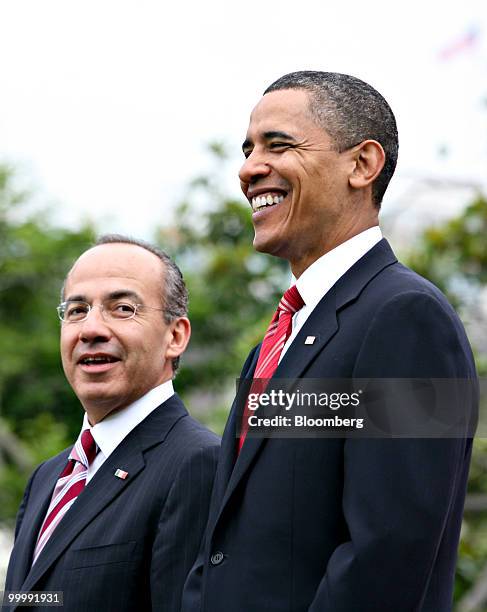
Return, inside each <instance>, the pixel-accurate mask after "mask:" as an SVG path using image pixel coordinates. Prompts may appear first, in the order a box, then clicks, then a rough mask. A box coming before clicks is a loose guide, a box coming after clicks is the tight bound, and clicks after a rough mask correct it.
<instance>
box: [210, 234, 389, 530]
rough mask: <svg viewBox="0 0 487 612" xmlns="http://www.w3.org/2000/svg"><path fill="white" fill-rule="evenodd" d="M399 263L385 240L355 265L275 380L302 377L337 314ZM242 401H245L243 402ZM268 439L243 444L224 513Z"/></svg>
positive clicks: (318, 311)
mask: <svg viewBox="0 0 487 612" xmlns="http://www.w3.org/2000/svg"><path fill="white" fill-rule="evenodd" d="M396 262H397V259H396V257H395V255H394V253H393V251H392V249H391V248H390V246H389V244H388V242H387V241H386V240H385V239H382V240H381V241H380V242H379V243H378V244H376V245H375V246H374V247H373V248H372V249H371V250H370V251H369V252H368V253H366V254H365V255H364V256H363V257H362V258H361V259H360V260H359V261H358V262H357V263H356V264H355V265H353V266H352V267H351V268H350V270H348V271H347V272H346V273H345V274H344V275H343V276H342V277H341V278H340V279H339V280H338V281H337V283H336V284H335V285H334V286H333V287H332V289H330V291H328V293H327V294H326V295H325V296H324V297H323V298H322V300H321V301H320V302H319V303H318V305H317V306H316V308H315V309H314V310H313V312H312V313H311V314H310V316H309V317H308V319H307V320H306V322H305V324H304V325H303V327H302V328H301V330H300V331H299V333H298V334H297V336H296V338H295V339H294V341H293V343H292V344H291V346H290V347H289V349H288V350H287V352H286V354H285V355H284V357H283V358H282V361H281V362H280V364H279V366H278V368H277V370H276V372H275V373H274V376H273V379H275V378H285V379H296V378H299V377H300V376H302V375H303V373H304V372H305V371H306V369H307V368H308V367H309V365H310V364H311V362H312V361H313V360H314V359H315V357H316V356H317V355H319V353H321V351H323V349H324V348H325V347H326V345H327V344H328V342H329V341H330V340H331V338H333V336H334V335H335V334H336V333H337V331H338V321H337V312H338V311H339V310H340V309H341V308H344V307H345V306H346V305H347V304H348V303H350V302H351V301H353V300H355V299H356V298H357V297H358V295H359V294H360V292H361V291H362V290H363V289H364V287H365V286H366V285H367V283H369V282H370V281H371V280H372V278H374V276H376V275H377V274H379V272H381V271H382V270H383V269H384V268H385V267H387V266H389V265H391V264H393V263H396ZM307 336H315V342H314V343H313V344H309V345H308V344H305V339H306V337H307ZM257 357H258V355H257V354H256V355H255V358H254V362H253V368H252V370H251V371H250V372H249V376H252V374H253V371H254V369H255V365H256V363H257ZM241 401H242V399H240V402H241ZM237 406H238V404H237V400H235V402H234V405H233V407H232V412H231V415H230V419H229V423H232V425H231V427H232V429H231V430H230V431H229V432H228V435H226V434H224V437H223V442H222V458H223V460H224V461H225V462H226V464H228V463H229V457H231V458H232V463H233V457H234V456H235V455H234V453H233V454H232V453H229V454H228V456H227V453H226V452H225V451H228V448H227V446H228V443H229V441H231V442H233V443H234V446H235V431H236V429H235V427H236V418H237V416H236V415H237V413H240V414H242V411H241V410H240V411H239V410H237ZM226 433H227V432H226ZM266 440H267V439H266V438H252V437H249V438H247V439H246V440H245V444H244V445H243V448H242V451H241V452H240V455H239V457H238V460H237V461H236V463H235V466H234V469H233V472H231V475H230V478H229V480H228V486H227V487H226V490H225V492H224V494H223V495H222V496H221V497H219V499H222V498H223V499H222V504H221V506H220V510H221V509H223V507H224V506H225V504H226V503H227V501H228V499H229V498H230V496H231V495H232V493H233V491H234V490H235V488H236V486H237V485H238V483H239V482H240V480H241V479H242V477H243V476H244V474H245V472H246V471H247V470H248V468H249V467H250V465H251V464H252V462H253V461H254V459H255V457H256V455H257V453H258V452H259V450H260V449H261V447H262V446H263V444H265V442H266ZM225 470H226V471H228V465H226V467H225ZM220 513H221V512H220ZM215 523H216V521H215Z"/></svg>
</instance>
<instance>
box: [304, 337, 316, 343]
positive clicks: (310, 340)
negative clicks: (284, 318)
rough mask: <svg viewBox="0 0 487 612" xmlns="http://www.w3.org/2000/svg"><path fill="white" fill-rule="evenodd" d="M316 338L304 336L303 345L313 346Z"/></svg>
mask: <svg viewBox="0 0 487 612" xmlns="http://www.w3.org/2000/svg"><path fill="white" fill-rule="evenodd" d="M315 340H316V336H306V340H305V341H304V343H305V344H314V342H315Z"/></svg>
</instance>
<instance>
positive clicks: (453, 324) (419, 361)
mask: <svg viewBox="0 0 487 612" xmlns="http://www.w3.org/2000/svg"><path fill="white" fill-rule="evenodd" d="M243 152H244V155H245V158H246V160H245V162H244V164H243V166H242V168H241V170H240V182H241V187H242V190H243V193H244V194H245V196H246V197H247V199H248V202H249V205H250V206H251V208H252V222H253V225H254V229H255V238H254V246H255V248H256V249H257V250H258V251H261V252H264V253H269V254H271V255H275V256H278V257H281V258H284V259H286V260H287V261H289V264H290V267H291V270H292V273H293V276H294V278H293V282H292V285H291V287H290V288H289V289H288V290H287V291H286V293H285V294H284V296H283V298H282V300H281V302H280V304H279V307H278V310H277V311H276V314H275V315H274V317H273V319H272V321H271V323H270V325H269V328H268V330H267V332H266V334H265V336H264V340H263V342H262V344H261V345H259V346H257V347H256V348H254V349H253V350H252V351H251V353H250V354H249V356H248V358H247V361H246V362H245V364H244V367H243V370H242V374H241V378H247V379H250V380H254V381H255V379H266V380H267V379H271V382H270V383H269V384H270V385H271V386H272V385H274V386H275V385H278V379H279V378H281V379H287V380H289V379H292V380H295V379H301V381H304V379H308V378H309V379H312V380H317V379H335V380H336V379H340V380H342V379H348V380H353V379H366V380H369V381H376V380H378V379H415V378H427V379H430V378H439V379H470V380H471V381H473V383H472V388H473V389H475V379H476V373H475V366H474V362H473V357H472V352H471V350H470V346H469V343H468V340H467V338H466V335H465V332H464V329H463V326H462V324H461V322H460V321H459V319H458V317H457V316H456V314H455V312H454V311H453V309H452V308H451V306H450V305H449V304H448V302H447V301H446V299H445V297H444V296H443V295H442V294H441V292H440V291H439V290H438V289H437V288H436V287H434V286H433V285H431V283H429V282H428V281H426V280H425V279H423V278H421V277H419V276H418V275H416V274H414V273H413V272H412V271H411V270H409V269H407V268H406V267H404V266H403V265H401V264H400V263H399V262H398V261H397V259H396V257H395V256H394V253H393V252H392V250H391V248H390V246H389V245H388V243H387V242H386V240H385V239H383V238H382V234H381V230H380V229H379V225H378V215H379V209H380V204H381V201H382V198H383V195H384V192H385V190H386V188H387V185H388V183H389V181H390V179H391V177H392V174H393V172H394V168H395V165H396V160H397V152H398V140H397V130H396V122H395V119H394V115H393V113H392V111H391V109H390V108H389V105H388V104H387V102H386V101H385V100H384V98H383V97H382V96H381V95H380V94H379V93H378V92H377V91H375V90H374V89H373V88H372V87H370V86H369V85H367V84H366V83H364V82H363V81H361V80H359V79H356V78H354V77H351V76H348V75H343V74H337V73H327V72H296V73H292V74H289V75H286V76H284V77H282V78H280V79H279V80H278V81H276V82H275V83H273V84H272V85H271V86H270V87H269V88H268V89H267V90H266V92H265V94H264V96H263V97H262V98H261V100H260V101H259V102H258V104H257V106H256V107H255V108H254V110H253V111H252V114H251V117H250V124H249V128H248V131H247V136H246V138H245V142H244V144H243ZM253 384H255V385H257V384H258V383H255V382H254V383H253ZM416 399H417V398H416V396H413V400H414V402H415V401H416ZM476 401H477V398H476V395H475V391H474V392H473V393H472V396H471V397H466V398H462V401H461V402H459V403H458V405H457V406H456V408H457V410H458V414H459V415H462V414H463V413H465V415H466V419H468V418H469V415H470V414H475V410H476ZM262 405H264V404H262ZM415 408H416V404H415V403H411V404H408V405H407V406H406V409H407V410H409V409H411V412H413V411H414V409H415ZM261 409H262V408H261V407H259V408H258V409H257V411H256V412H255V414H256V415H259V410H261ZM247 410H248V404H246V397H245V394H244V393H239V394H237V398H236V400H235V402H234V404H233V407H232V410H231V413H230V417H229V420H228V423H227V426H226V429H225V433H224V435H223V440H222V451H221V456H220V461H219V466H218V469H217V475H216V478H215V486H214V491H213V496H212V501H211V506H210V517H209V521H208V530H207V535H206V538H205V546H204V550H203V551H202V553H201V554H200V555H199V557H198V560H197V562H196V564H195V566H194V568H193V569H192V572H191V574H190V576H189V577H188V581H187V583H186V586H185V592H184V597H183V601H184V605H183V610H184V612H229V611H230V610H231V612H264V611H265V612H392V611H394V612H412V611H413V610H414V611H416V612H419V611H421V612H446V611H448V610H451V605H452V590H453V577H454V571H455V560H456V551H457V545H458V539H459V533H460V524H461V518H462V509H463V503H464V498H465V488H466V482H467V474H468V468H469V462H470V455H471V448H472V441H471V439H470V438H469V437H468V435H467V434H466V433H465V432H466V430H465V432H464V433H460V434H459V435H458V436H457V437H452V438H450V439H439V438H436V439H424V438H423V439H416V438H409V439H398V438H395V439H393V438H392V437H391V438H387V437H384V438H382V439H366V438H367V433H366V429H364V430H363V431H364V432H365V434H364V436H363V437H362V438H358V437H356V436H355V437H349V438H346V439H338V438H336V437H333V438H332V437H326V436H320V435H319V434H318V435H317V434H315V435H314V436H313V437H312V438H310V437H301V438H300V437H299V433H297V432H295V433H294V436H295V437H289V435H288V436H287V437H279V435H273V436H272V437H269V438H263V437H254V436H252V435H251V433H248V431H247V430H248V426H247V424H246V419H247V415H248V411H247ZM286 415H287V416H288V414H287V413H286ZM398 433H400V432H398ZM418 433H419V430H418Z"/></svg>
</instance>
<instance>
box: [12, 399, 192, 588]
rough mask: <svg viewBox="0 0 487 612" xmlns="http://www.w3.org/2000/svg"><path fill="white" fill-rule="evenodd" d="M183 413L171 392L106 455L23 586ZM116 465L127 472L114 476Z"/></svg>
mask: <svg viewBox="0 0 487 612" xmlns="http://www.w3.org/2000/svg"><path fill="white" fill-rule="evenodd" d="M187 414H188V413H187V411H186V409H185V408H184V405H183V404H182V402H181V400H180V399H179V398H178V397H177V396H176V395H173V396H172V397H171V398H170V399H168V400H167V401H166V402H164V404H162V405H161V406H159V407H158V408H156V410H154V411H153V412H151V414H149V415H148V416H147V417H146V418H145V419H144V420H143V421H142V422H141V423H140V424H139V425H138V426H137V427H136V428H135V429H134V430H132V431H131V432H130V434H129V435H128V436H127V437H126V438H125V439H124V440H123V441H122V442H121V443H120V444H119V446H118V447H117V448H116V449H115V450H114V451H113V453H112V454H111V455H110V456H109V457H108V458H107V459H106V461H105V462H104V463H103V465H102V466H101V467H100V469H99V470H98V471H97V472H96V474H95V475H94V476H93V478H92V480H91V481H90V482H89V483H88V485H87V487H86V488H85V489H84V490H83V491H82V493H81V494H80V495H79V496H78V499H77V500H76V502H75V503H74V504H73V505H72V506H71V508H70V509H69V511H68V512H67V513H66V515H65V516H64V517H63V519H62V521H61V523H60V524H59V525H58V527H57V528H56V531H54V533H53V535H52V537H51V538H50V539H49V540H48V542H47V544H46V545H45V547H44V549H43V550H42V552H41V554H40V555H39V558H38V559H37V561H36V563H35V564H34V565H33V567H32V569H31V570H30V572H29V574H28V575H27V577H26V579H25V582H24V584H23V586H22V589H23V590H30V589H32V587H33V586H34V585H35V584H36V582H37V581H38V580H39V579H40V578H41V577H42V575H43V574H44V573H45V572H46V571H47V570H48V569H49V567H50V566H51V565H52V564H53V563H54V562H55V561H56V560H57V559H58V558H59V556H60V555H61V554H62V553H63V552H64V551H65V550H66V548H67V547H68V546H69V545H70V544H71V543H72V542H73V540H74V539H75V538H76V536H77V535H78V534H79V533H80V531H81V530H82V529H84V528H85V527H86V526H87V525H89V523H90V522H91V521H92V520H93V519H94V518H95V517H96V516H97V515H98V514H99V513H100V512H102V511H103V510H104V508H105V507H106V506H107V505H108V504H110V502H111V501H112V500H113V499H114V498H115V497H117V496H118V495H120V494H121V493H123V491H124V490H125V489H126V488H127V487H129V486H130V483H131V482H132V481H133V480H134V479H135V478H137V476H138V475H139V473H140V472H141V471H142V470H143V469H144V467H145V460H144V452H145V451H146V450H147V449H148V448H150V447H151V446H154V445H155V444H160V443H162V442H163V441H164V439H165V438H166V436H167V434H168V433H169V431H170V430H171V429H172V427H174V425H175V424H176V422H177V421H178V420H179V419H180V418H183V417H185V416H187ZM117 469H122V470H124V471H125V472H127V473H128V477H127V478H126V479H121V478H117V477H116V476H115V471H116V470H117ZM51 492H52V491H51ZM43 516H44V515H42V518H43Z"/></svg>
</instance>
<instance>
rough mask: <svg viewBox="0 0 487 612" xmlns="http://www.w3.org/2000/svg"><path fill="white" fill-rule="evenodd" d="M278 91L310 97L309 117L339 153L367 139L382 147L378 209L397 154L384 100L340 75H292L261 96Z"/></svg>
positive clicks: (393, 124) (353, 79)
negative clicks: (296, 91) (301, 92)
mask: <svg viewBox="0 0 487 612" xmlns="http://www.w3.org/2000/svg"><path fill="white" fill-rule="evenodd" d="M281 89H304V90H306V91H308V92H309V93H310V94H311V95H310V112H311V115H312V116H313V118H314V119H315V120H316V122H317V123H318V125H320V126H321V127H322V128H323V129H324V130H325V131H326V132H327V133H328V134H329V135H330V137H331V138H332V140H333V141H334V143H335V145H336V147H337V149H338V151H340V152H341V151H345V150H346V149H349V148H351V147H353V146H355V145H356V144H359V143H360V142H363V141H364V140H368V139H372V140H376V141H377V142H379V143H380V144H381V145H382V148H383V149H384V152H385V155H386V159H385V164H384V167H383V168H382V171H381V173H380V174H379V176H378V177H377V178H376V179H375V181H374V183H373V185H372V196H373V200H374V204H375V205H376V206H377V208H380V204H381V202H382V198H383V197H384V193H385V191H386V189H387V186H388V184H389V181H390V180H391V178H392V175H393V174H394V170H395V168H396V163H397V155H398V150H399V142H398V135H397V126H396V119H395V117H394V114H393V112H392V110H391V108H390V106H389V104H388V103H387V102H386V100H385V99H384V98H383V97H382V96H381V94H380V93H379V92H378V91H376V90H375V89H374V88H373V87H371V86H370V85H368V84H367V83H365V82H364V81H361V80H360V79H357V78H356V77H353V76H350V75H348V74H340V73H339V72H319V71H314V70H302V71H299V72H291V73H289V74H286V75H284V76H282V77H281V78H279V79H277V81H275V82H274V83H272V85H270V86H269V87H268V88H267V89H266V90H265V92H264V95H265V94H266V93H270V92H271V91H277V90H281Z"/></svg>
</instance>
